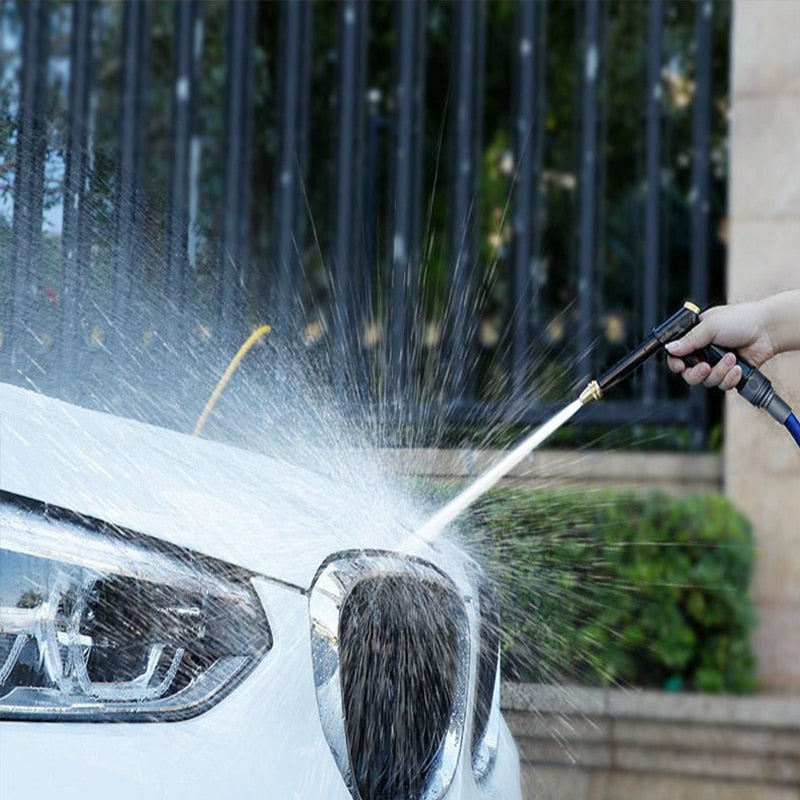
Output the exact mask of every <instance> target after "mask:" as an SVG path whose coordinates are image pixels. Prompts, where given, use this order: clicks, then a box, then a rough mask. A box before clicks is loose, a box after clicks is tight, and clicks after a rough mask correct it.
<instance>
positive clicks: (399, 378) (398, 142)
mask: <svg viewBox="0 0 800 800" xmlns="http://www.w3.org/2000/svg"><path fill="white" fill-rule="evenodd" d="M396 14H397V23H396V24H397V30H398V33H397V44H396V47H395V59H396V65H395V96H394V100H395V121H394V137H393V148H394V152H393V175H394V181H393V183H394V186H393V190H394V191H393V198H392V236H391V242H392V256H391V272H390V276H391V304H390V318H389V323H390V324H389V330H390V354H389V355H390V361H389V364H390V369H391V378H390V383H389V385H390V396H391V397H393V399H394V400H395V402H400V401H402V400H408V399H409V389H410V387H409V385H408V382H409V378H410V375H411V374H412V366H413V361H414V353H415V352H416V348H417V345H418V342H417V341H416V337H415V330H414V320H415V318H416V316H417V310H418V307H419V297H420V291H419V288H420V287H419V281H420V264H419V258H420V246H419V229H420V221H419V220H420V191H421V187H420V181H419V175H420V161H421V158H422V136H423V102H424V94H425V76H424V52H425V14H426V7H425V3H424V2H419V1H417V2H409V3H398V4H397V6H396Z"/></svg>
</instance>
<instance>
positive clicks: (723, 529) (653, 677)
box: [472, 490, 755, 692]
mask: <svg viewBox="0 0 800 800" xmlns="http://www.w3.org/2000/svg"><path fill="white" fill-rule="evenodd" d="M472 513H473V520H474V521H475V522H477V525H475V526H473V530H474V532H475V533H476V537H475V540H476V542H477V543H479V544H480V547H481V548H482V549H484V550H485V552H484V553H483V555H484V557H485V558H486V559H487V560H488V563H489V565H490V570H491V571H492V572H493V573H494V578H495V579H496V581H497V583H498V586H499V592H500V596H501V613H502V616H503V649H504V672H505V676H506V677H508V678H512V679H518V680H536V681H553V680H556V681H573V682H574V681H577V682H580V683H585V684H591V685H608V684H611V683H614V684H619V683H622V684H634V685H637V686H651V687H659V688H666V689H684V688H685V689H694V690H700V691H712V692H721V691H728V692H746V691H751V690H752V689H753V688H754V682H755V678H754V673H755V659H754V657H753V653H752V651H751V649H750V646H749V643H748V639H749V634H750V631H751V629H752V626H753V621H754V612H753V606H752V602H751V599H750V596H749V594H748V584H749V581H750V576H751V572H752V568H753V561H754V548H753V541H752V536H751V530H750V526H749V524H748V522H747V521H746V520H745V519H744V518H743V517H742V516H741V515H740V514H739V513H738V512H736V511H735V510H734V508H733V507H732V506H731V505H730V503H728V502H727V501H726V500H725V498H724V497H722V496H719V495H714V494H704V495H697V496H693V497H688V498H674V497H669V496H666V495H663V494H651V495H648V496H638V495H632V494H627V493H613V492H602V493H597V492H592V493H586V492H560V493H553V492H544V491H509V490H496V491H494V492H491V493H489V494H488V495H486V496H485V497H484V498H483V499H482V501H481V502H480V503H479V504H478V505H477V506H476V507H475V508H474V509H473V512H472Z"/></svg>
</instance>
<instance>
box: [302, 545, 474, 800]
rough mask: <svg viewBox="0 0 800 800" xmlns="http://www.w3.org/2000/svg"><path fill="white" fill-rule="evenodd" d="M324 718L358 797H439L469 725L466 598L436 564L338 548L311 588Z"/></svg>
mask: <svg viewBox="0 0 800 800" xmlns="http://www.w3.org/2000/svg"><path fill="white" fill-rule="evenodd" d="M310 608H311V621H312V644H313V655H314V673H315V681H316V685H317V697H318V701H319V704H320V718H321V720H322V724H323V728H324V729H325V734H326V737H327V739H328V743H329V745H330V747H331V751H332V752H333V755H334V757H335V758H336V761H337V764H338V765H339V768H340V770H341V771H342V774H343V776H344V778H345V782H346V783H347V785H348V788H349V789H350V792H351V794H352V796H353V797H354V798H356V800H401V798H402V800H436V798H439V797H441V796H442V795H443V794H444V793H445V791H446V790H447V788H448V786H449V785H450V782H451V780H452V777H453V774H454V771H455V765H456V762H457V759H458V752H459V750H460V746H461V740H462V737H463V732H464V716H465V698H466V691H467V674H468V665H469V664H468V662H469V638H468V623H467V616H466V611H465V607H464V603H463V601H462V599H461V597H460V596H459V594H458V593H457V591H456V589H455V587H454V586H453V584H452V583H451V582H450V580H449V579H448V578H447V577H446V576H445V575H444V574H442V573H440V572H439V571H438V570H437V569H436V568H434V567H433V566H431V565H429V564H423V563H421V562H417V561H415V560H412V559H408V558H401V557H399V556H393V555H387V554H369V553H357V554H352V555H350V556H344V557H342V556H340V557H338V558H337V560H336V561H334V562H332V563H329V564H328V565H327V566H326V567H325V568H324V569H323V571H322V573H321V574H320V575H319V576H318V578H317V580H316V582H315V586H314V588H313V590H312V592H311V597H310Z"/></svg>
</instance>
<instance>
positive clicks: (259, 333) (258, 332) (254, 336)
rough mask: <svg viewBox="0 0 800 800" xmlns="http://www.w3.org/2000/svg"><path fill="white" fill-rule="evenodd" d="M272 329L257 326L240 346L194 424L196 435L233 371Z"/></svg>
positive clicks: (201, 429) (200, 430)
mask: <svg viewBox="0 0 800 800" xmlns="http://www.w3.org/2000/svg"><path fill="white" fill-rule="evenodd" d="M271 330H272V328H270V326H269V325H262V326H261V327H260V328H256V329H255V330H254V331H253V332H252V333H251V334H250V336H248V337H247V340H246V341H245V343H244V344H243V345H242V346H241V347H240V348H239V350H238V352H237V353H236V355H235V356H234V357H233V358H232V359H231V363H230V364H228V367H227V369H226V370H225V372H223V373H222V377H221V378H220V379H219V382H218V383H217V385H216V386H215V387H214V391H213V392H211V397H209V398H208V402H207V403H206V406H205V408H204V409H203V413H202V414H201V415H200V419H198V420H197V425H195V426H194V435H195V436H199V435H200V434H201V433H202V432H203V427H204V426H205V424H206V420H207V419H208V417H209V415H210V414H211V412H212V411H213V409H214V406H215V405H216V403H217V400H219V396H220V395H221V394H222V390H223V389H224V388H225V387H226V386H227V385H228V381H229V380H230V379H231V375H233V373H234V372H236V368H237V367H238V366H239V364H240V363H241V360H242V359H243V358H244V357H245V356H246V355H247V353H248V352H249V350H250V348H251V347H252V346H253V345H254V344H255V343H256V342H257V341H258V340H259V339H261V338H262V337H263V336H265V335H266V334H267V333H269V332H270V331H271Z"/></svg>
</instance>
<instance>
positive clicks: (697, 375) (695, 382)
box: [682, 361, 711, 386]
mask: <svg viewBox="0 0 800 800" xmlns="http://www.w3.org/2000/svg"><path fill="white" fill-rule="evenodd" d="M710 372H711V364H709V363H708V362H707V361H701V362H700V363H699V364H695V366H693V367H687V368H686V369H685V370H684V371H683V373H682V375H683V379H684V380H685V381H686V383H688V384H689V385H690V386H699V385H700V384H701V383H703V381H705V379H706V378H707V377H708V375H709V373H710Z"/></svg>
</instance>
